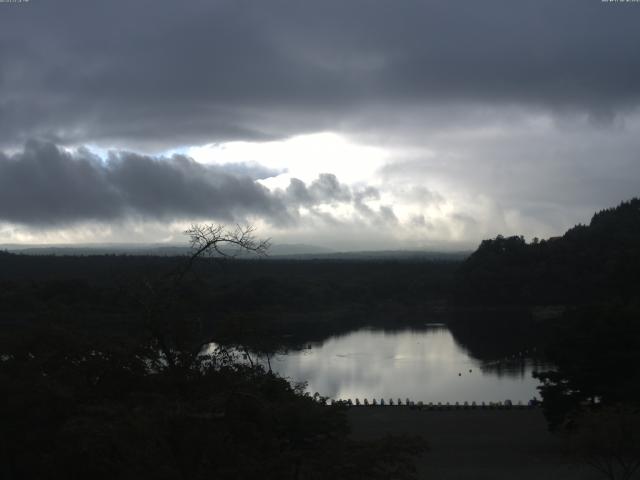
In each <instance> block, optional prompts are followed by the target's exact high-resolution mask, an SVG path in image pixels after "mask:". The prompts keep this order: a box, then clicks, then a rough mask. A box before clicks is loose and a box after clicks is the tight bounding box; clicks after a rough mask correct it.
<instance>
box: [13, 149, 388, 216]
mask: <svg viewBox="0 0 640 480" xmlns="http://www.w3.org/2000/svg"><path fill="white" fill-rule="evenodd" d="M278 173H279V172H277V171H273V170H270V169H267V168H263V167H259V166H256V165H253V164H244V163H230V164H222V165H204V164H201V163H198V162H196V161H194V160H193V159H191V158H190V157H186V156H183V155H173V156H172V157H168V158H167V157H153V156H148V155H140V154H137V153H132V152H127V151H110V152H109V153H108V155H107V157H106V159H102V158H100V157H98V156H97V155H95V154H94V153H92V152H91V151H90V150H89V149H87V148H85V147H82V148H79V149H77V150H74V151H72V152H69V151H67V150H65V149H62V148H60V147H58V146H57V145H55V144H53V143H49V142H42V141H30V142H28V143H27V144H26V145H25V147H24V149H23V150H22V151H21V152H18V153H15V154H13V155H8V154H6V153H2V152H0V222H8V223H13V224H22V225H29V226H44V227H53V226H56V225H68V224H73V223H77V222H86V221H95V222H113V221H119V220H126V219H134V220H136V219H137V220H161V221H170V220H185V219H186V220H188V219H194V218H206V219H211V220H216V221H227V222H229V221H245V220H246V219H247V218H256V217H257V218H261V219H263V220H265V221H266V222H267V223H270V224H271V225H274V226H276V227H286V226H288V227H291V226H295V225H296V223H297V222H298V221H299V220H300V218H301V217H300V212H299V209H300V207H305V208H306V209H307V210H308V211H310V212H311V213H312V214H313V215H314V216H315V217H316V218H320V219H322V220H323V221H325V222H326V223H332V224H335V223H337V222H338V221H337V220H336V219H335V218H334V217H333V215H332V214H331V213H328V212H326V211H322V210H321V209H318V207H320V206H326V205H332V206H336V205H340V204H343V205H351V204H353V205H354V207H355V209H356V211H357V212H359V213H360V214H361V217H362V218H364V219H365V220H368V221H371V222H377V223H385V222H391V221H394V222H395V221H396V219H395V215H394V214H393V211H392V210H391V207H389V206H384V205H383V206H380V207H379V208H378V209H377V210H374V209H371V208H369V207H368V206H366V205H365V203H364V202H365V200H367V199H378V198H379V197H380V195H379V192H378V191H377V190H376V189H375V188H373V187H367V188H366V189H364V190H355V191H354V190H353V189H352V188H351V187H349V186H347V185H345V184H343V183H341V182H340V181H339V180H338V178H337V177H336V176H335V175H333V174H329V173H322V174H320V175H319V176H318V178H317V179H315V180H313V181H312V182H310V183H309V184H306V183H305V182H303V181H301V180H299V179H297V178H292V179H291V180H290V184H289V186H288V187H287V188H286V189H285V190H276V191H274V192H271V191H270V190H268V189H267V188H266V187H264V186H263V185H261V184H260V183H258V182H257V181H256V180H257V179H260V178H267V177H270V176H273V175H277V174H278Z"/></svg>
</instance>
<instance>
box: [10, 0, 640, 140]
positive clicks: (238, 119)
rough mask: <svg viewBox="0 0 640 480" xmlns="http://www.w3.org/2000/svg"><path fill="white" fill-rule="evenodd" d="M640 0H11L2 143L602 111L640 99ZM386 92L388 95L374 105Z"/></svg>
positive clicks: (282, 132) (205, 136) (270, 133)
mask: <svg viewBox="0 0 640 480" xmlns="http://www.w3.org/2000/svg"><path fill="white" fill-rule="evenodd" d="M636 7H638V6H637V5H631V4H630V5H617V6H616V5H608V4H603V3H601V2H599V1H596V0H594V1H588V0H587V1H584V0H565V1H562V2H558V1H554V0H537V1H532V2H518V3H517V4H515V3H514V2H511V1H506V0H502V1H498V0H484V1H482V2H477V1H462V2H450V1H445V0H431V1H417V0H407V1H403V2H380V1H372V0H351V1H347V2H345V1H342V0H340V1H338V0H323V1H322V2H299V1H294V0H290V1H284V0H270V1H235V0H233V1H232V0H219V1H205V0H190V1H188V2H177V1H168V0H156V1H148V0H135V1H124V0H113V1H109V2H101V1H92V0H90V1H87V0H82V1H80V0H59V1H55V2H53V1H41V2H30V3H29V4H25V5H24V6H19V7H16V6H13V7H11V6H8V5H3V6H2V11H1V16H0V59H1V60H2V71H1V73H0V92H1V93H0V142H2V143H4V144H5V145H8V144H10V145H14V146H15V145H17V144H21V143H23V142H24V141H25V140H27V139H28V138H33V137H40V138H48V139H50V140H52V141H55V142H58V143H63V144H64V143H67V144H68V143H76V144H80V143H85V142H104V143H110V146H111V145H113V144H117V145H119V146H120V147H126V146H133V147H140V148H146V149H147V150H154V149H155V150H160V149H162V148H165V147H172V146H176V145H181V144H190V143H191V144H193V143H205V142H210V141H216V140H218V141H222V140H231V139H254V140H255V139H267V138H277V137H283V136H286V135H291V134H295V133H300V132H303V131H318V130H326V129H333V128H335V127H336V125H340V124H342V125H345V126H347V127H349V126H351V128H360V129H364V130H368V129H373V130H378V129H384V128H385V126H386V125H385V123H386V122H385V119H386V118H387V117H388V116H389V114H390V113H391V114H392V115H393V114H394V112H395V113H398V112H403V111H404V110H405V109H410V108H412V107H413V106H415V105H416V104H424V105H430V106H437V105H442V104H445V105H446V104H457V105H460V104H463V105H469V104H480V105H482V104H492V105H496V104H504V105H513V104H516V105H521V106H523V107H526V108H543V109H550V110H554V111H565V110H578V111H587V112H589V114H590V115H591V116H592V117H593V118H594V119H596V120H598V119H599V120H598V121H600V120H602V121H608V120H609V119H610V118H612V117H613V116H615V115H616V113H618V112H623V111H628V110H629V109H633V108H635V107H636V106H637V104H638V100H639V99H640V62H638V61H637V59H636V48H637V45H638V44H640V29H638V28H637V25H638V18H639V17H640V8H636ZM374 106H377V107H376V108H373V107H374Z"/></svg>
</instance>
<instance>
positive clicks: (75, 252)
mask: <svg viewBox="0 0 640 480" xmlns="http://www.w3.org/2000/svg"><path fill="white" fill-rule="evenodd" d="M1 250H5V251H8V252H11V253H19V254H24V255H58V256H64V255H69V256H88V255H150V256H167V257H169V256H183V255H189V254H190V253H191V249H190V248H189V247H188V246H183V245H165V244H126V243H112V244H84V245H73V246H72V245H33V246H26V245H18V244H6V245H0V251H1ZM229 253H230V254H232V253H234V252H233V250H231V249H230V250H229ZM469 253H470V252H466V251H460V252H441V251H429V250H363V251H353V252H340V251H335V250H331V249H329V248H326V247H319V246H317V245H308V244H303V243H295V244H273V245H272V246H271V247H270V248H269V250H268V252H267V257H266V258H274V259H299V260H312V259H321V260H382V259H404V260H412V259H415V260H452V261H461V260H463V259H465V258H466V257H467V256H468V255H469ZM241 258H255V257H254V256H253V255H247V254H246V253H243V254H242V255H241Z"/></svg>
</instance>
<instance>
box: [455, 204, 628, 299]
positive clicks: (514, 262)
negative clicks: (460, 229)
mask: <svg viewBox="0 0 640 480" xmlns="http://www.w3.org/2000/svg"><path fill="white" fill-rule="evenodd" d="M639 245H640V199H637V198H635V199H632V200H630V201H628V202H623V203H622V204H620V205H619V206H618V207H615V208H611V209H607V210H603V211H601V212H598V213H596V214H595V215H594V216H593V218H592V219H591V222H590V224H589V225H577V226H575V227H573V228H571V229H570V230H568V231H567V232H566V233H565V234H564V235H563V236H561V237H556V238H550V239H548V240H538V239H533V241H532V242H530V243H526V242H525V240H524V238H523V237H520V236H512V237H503V236H498V237H496V238H495V239H492V240H484V241H483V242H482V243H481V244H480V246H479V247H478V249H477V250H476V251H475V252H474V253H473V254H472V255H471V256H470V257H469V258H468V259H467V260H466V261H465V262H464V264H463V267H462V268H461V270H460V272H459V276H458V277H457V279H456V287H455V288H456V301H457V302H458V303H463V304H488V305H496V304H502V305H513V304H520V305H523V304H524V305H550V304H562V305H575V304H583V303H592V302H594V301H607V302H609V301H620V302H625V303H628V302H630V301H633V300H634V299H637V297H638V292H640V276H639V275H638V271H639V270H640V247H639Z"/></svg>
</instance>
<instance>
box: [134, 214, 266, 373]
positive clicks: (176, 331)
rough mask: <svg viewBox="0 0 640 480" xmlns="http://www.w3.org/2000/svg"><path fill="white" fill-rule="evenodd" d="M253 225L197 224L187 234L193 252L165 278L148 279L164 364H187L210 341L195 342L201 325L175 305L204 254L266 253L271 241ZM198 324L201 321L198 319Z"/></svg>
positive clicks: (151, 317)
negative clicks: (175, 309)
mask: <svg viewBox="0 0 640 480" xmlns="http://www.w3.org/2000/svg"><path fill="white" fill-rule="evenodd" d="M254 232H255V228H254V227H253V226H251V225H246V226H240V225H236V226H235V227H233V228H228V227H226V226H224V225H216V224H194V225H191V227H190V228H189V229H188V230H186V231H185V232H184V233H185V235H187V236H188V238H189V244H190V246H191V250H192V251H191V254H190V255H189V256H188V257H187V259H186V260H185V262H183V263H182V264H181V265H179V266H178V267H177V268H176V269H174V270H173V271H172V272H171V273H170V274H169V275H168V276H167V277H166V278H165V279H164V280H162V281H156V282H151V281H147V282H146V287H147V288H146V290H147V291H148V293H149V295H148V298H147V301H146V302H144V303H145V310H146V316H147V326H148V328H149V330H150V332H151V334H152V337H153V338H154V339H155V341H156V343H157V348H158V350H159V352H160V354H161V359H160V360H159V361H161V362H162V363H166V365H167V366H169V367H171V368H173V367H176V366H185V365H186V364H188V363H189V362H190V361H192V360H193V359H194V358H196V357H197V355H199V353H200V351H201V350H202V348H203V346H204V345H205V344H206V343H208V341H205V340H202V339H200V341H195V342H194V341H193V340H194V339H193V338H192V337H193V336H194V335H193V330H198V325H193V323H194V322H193V321H190V320H188V319H186V318H182V317H181V316H180V315H179V314H177V312H175V311H174V309H173V308H172V307H173V306H174V305H175V303H176V301H177V297H178V296H179V294H180V289H181V287H182V284H183V282H184V280H185V278H186V277H187V275H188V274H190V273H191V272H193V267H194V264H195V262H196V261H197V260H198V259H200V258H203V257H217V258H220V257H223V258H229V257H235V256H237V255H239V254H240V253H247V252H249V253H254V254H258V255H266V253H267V251H268V249H269V246H270V240H269V239H266V240H259V239H257V238H256V237H255V235H254ZM196 323H197V322H196Z"/></svg>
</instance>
